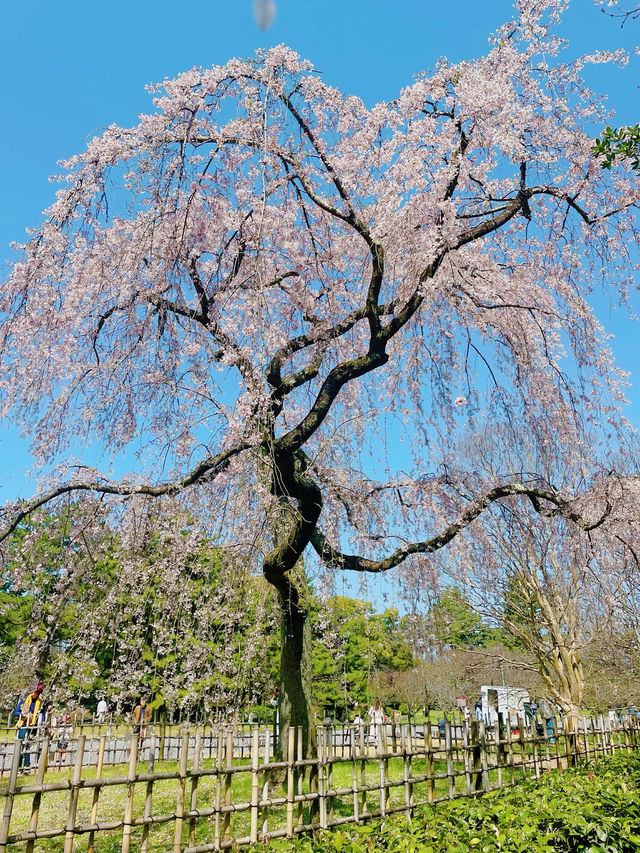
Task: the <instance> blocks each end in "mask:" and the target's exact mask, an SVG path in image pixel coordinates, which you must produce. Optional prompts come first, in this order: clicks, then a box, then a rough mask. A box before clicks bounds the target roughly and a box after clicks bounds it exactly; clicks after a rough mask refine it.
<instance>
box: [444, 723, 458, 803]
mask: <svg viewBox="0 0 640 853" xmlns="http://www.w3.org/2000/svg"><path fill="white" fill-rule="evenodd" d="M444 748H445V753H446V757H447V783H448V791H449V799H450V800H453V798H454V797H455V795H456V780H455V776H454V775H453V743H452V740H451V723H450V722H449V720H445V723H444Z"/></svg>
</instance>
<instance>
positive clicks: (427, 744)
mask: <svg viewBox="0 0 640 853" xmlns="http://www.w3.org/2000/svg"><path fill="white" fill-rule="evenodd" d="M424 767H425V775H426V777H427V800H428V801H429V802H430V803H432V802H433V799H434V779H433V742H432V739H431V720H430V718H429V717H427V720H426V722H425V724H424Z"/></svg>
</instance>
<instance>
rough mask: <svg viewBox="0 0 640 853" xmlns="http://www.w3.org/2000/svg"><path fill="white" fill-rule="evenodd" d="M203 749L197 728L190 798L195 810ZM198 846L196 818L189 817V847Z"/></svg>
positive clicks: (200, 734) (191, 805)
mask: <svg viewBox="0 0 640 853" xmlns="http://www.w3.org/2000/svg"><path fill="white" fill-rule="evenodd" d="M201 750H202V732H201V731H200V729H196V742H195V753H194V756H193V763H192V765H191V769H192V770H193V776H192V777H191V797H190V800H189V811H191V812H194V811H195V810H196V808H197V805H198V801H197V800H198V780H199V778H200V777H199V775H198V773H199V771H200V752H201ZM195 846H196V818H195V817H191V818H189V847H195Z"/></svg>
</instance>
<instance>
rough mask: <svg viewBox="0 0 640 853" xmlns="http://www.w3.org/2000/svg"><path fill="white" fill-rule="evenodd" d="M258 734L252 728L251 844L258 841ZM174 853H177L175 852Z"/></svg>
mask: <svg viewBox="0 0 640 853" xmlns="http://www.w3.org/2000/svg"><path fill="white" fill-rule="evenodd" d="M259 737H260V732H259V731H258V729H257V727H256V728H254V730H253V732H252V737H251V843H252V844H256V843H257V841H258V802H259V799H260V787H259V780H258V763H259V760H260V751H259V750H260V741H259ZM175 853H178V851H177V850H176V851H175Z"/></svg>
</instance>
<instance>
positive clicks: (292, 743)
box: [287, 726, 296, 838]
mask: <svg viewBox="0 0 640 853" xmlns="http://www.w3.org/2000/svg"><path fill="white" fill-rule="evenodd" d="M295 750H296V730H295V728H294V727H293V726H289V729H288V731H287V838H293V805H294V801H295V796H296V789H295V772H294V762H295V758H296V752H295Z"/></svg>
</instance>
